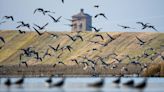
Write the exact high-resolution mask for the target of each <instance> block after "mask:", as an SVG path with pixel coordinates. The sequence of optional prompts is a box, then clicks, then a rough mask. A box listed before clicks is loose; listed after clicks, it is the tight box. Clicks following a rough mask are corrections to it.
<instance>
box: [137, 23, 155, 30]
mask: <svg viewBox="0 0 164 92" xmlns="http://www.w3.org/2000/svg"><path fill="white" fill-rule="evenodd" d="M136 23H137V24H141V25H142V30H143V29H146V28H151V29H153V30H155V31H157V32H158V30H157V29H156V28H155V27H154V26H152V25H149V24H150V23H143V22H136Z"/></svg>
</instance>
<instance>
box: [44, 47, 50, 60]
mask: <svg viewBox="0 0 164 92" xmlns="http://www.w3.org/2000/svg"><path fill="white" fill-rule="evenodd" d="M46 56H51V54H50V53H49V48H48V49H47V50H46V52H45V53H44V55H43V58H45V57H46Z"/></svg>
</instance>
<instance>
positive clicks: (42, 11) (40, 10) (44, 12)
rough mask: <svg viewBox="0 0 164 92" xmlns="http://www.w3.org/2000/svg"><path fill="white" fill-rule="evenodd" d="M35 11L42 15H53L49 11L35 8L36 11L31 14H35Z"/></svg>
mask: <svg viewBox="0 0 164 92" xmlns="http://www.w3.org/2000/svg"><path fill="white" fill-rule="evenodd" d="M37 11H38V12H41V13H43V15H46V13H55V12H51V11H48V10H44V9H43V8H37V9H35V10H34V13H33V14H35V13H36V12H37Z"/></svg>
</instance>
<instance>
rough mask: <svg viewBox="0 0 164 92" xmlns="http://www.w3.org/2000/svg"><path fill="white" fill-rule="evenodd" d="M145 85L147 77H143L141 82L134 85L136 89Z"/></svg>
mask: <svg viewBox="0 0 164 92" xmlns="http://www.w3.org/2000/svg"><path fill="white" fill-rule="evenodd" d="M146 86H147V78H145V79H144V80H143V81H142V82H141V83H139V84H137V85H135V86H134V88H137V89H144V88H145V87H146Z"/></svg>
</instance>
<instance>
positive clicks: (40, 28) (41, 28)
mask: <svg viewBox="0 0 164 92" xmlns="http://www.w3.org/2000/svg"><path fill="white" fill-rule="evenodd" d="M34 25H35V26H36V27H38V28H39V30H43V29H45V27H46V26H47V25H48V23H46V24H45V25H44V26H42V27H41V26H38V25H36V24H34Z"/></svg>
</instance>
